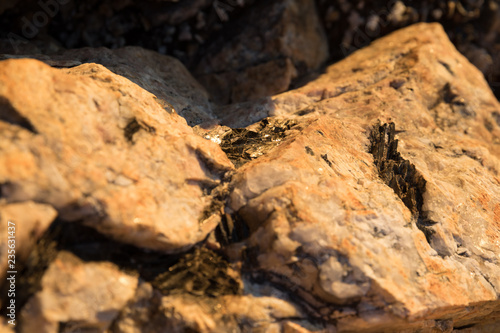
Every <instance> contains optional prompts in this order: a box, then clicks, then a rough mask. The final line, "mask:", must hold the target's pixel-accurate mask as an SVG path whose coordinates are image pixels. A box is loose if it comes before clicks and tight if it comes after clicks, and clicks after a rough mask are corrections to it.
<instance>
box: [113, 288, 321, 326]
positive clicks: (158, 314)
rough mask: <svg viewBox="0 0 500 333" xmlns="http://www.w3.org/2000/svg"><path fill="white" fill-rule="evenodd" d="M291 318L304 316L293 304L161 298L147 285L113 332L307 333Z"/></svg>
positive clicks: (244, 298) (228, 298)
mask: <svg viewBox="0 0 500 333" xmlns="http://www.w3.org/2000/svg"><path fill="white" fill-rule="evenodd" d="M288 318H293V319H295V320H300V319H303V318H304V314H303V313H302V312H301V311H300V309H298V308H297V307H296V306H295V305H294V304H293V303H291V302H290V301H286V300H283V299H280V298H279V297H276V296H275V297H272V296H261V297H254V296H251V295H249V296H236V295H225V296H221V297H218V298H202V297H195V296H191V295H171V296H161V295H160V294H159V293H157V292H155V291H154V289H152V287H151V285H150V284H147V283H144V284H142V285H141V286H140V287H139V288H138V291H137V294H136V298H135V301H134V302H133V303H131V305H130V306H128V307H127V308H126V309H125V310H124V311H122V313H121V315H120V317H119V318H118V319H117V320H116V321H115V324H114V326H113V332H120V333H132V332H157V331H158V328H159V327H162V329H164V330H165V331H168V332H173V333H175V332H186V331H196V332H238V331H240V330H241V327H242V326H243V327H244V328H243V329H244V330H245V329H252V330H259V331H262V332H281V328H282V327H289V328H288V332H304V331H300V330H299V329H300V328H301V326H300V325H299V324H293V323H290V322H289V321H287V319H288ZM281 321H285V323H284V324H281ZM291 328H296V331H293V330H291ZM316 328H317V327H316ZM305 332H307V330H305Z"/></svg>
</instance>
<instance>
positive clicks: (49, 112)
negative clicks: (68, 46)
mask: <svg viewBox="0 0 500 333" xmlns="http://www.w3.org/2000/svg"><path fill="white" fill-rule="evenodd" d="M33 73H36V75H33ZM0 96H1V97H0V103H1V113H0V128H1V130H0V136H1V140H0V183H1V184H2V190H1V192H2V199H3V200H6V202H20V201H28V200H32V201H35V202H41V203H46V204H49V205H52V206H53V207H54V208H56V210H57V211H58V212H59V215H60V217H61V218H63V219H65V220H68V221H76V220H79V221H81V222H84V223H86V224H90V225H92V226H94V227H95V228H97V229H99V230H101V231H102V232H103V233H105V234H108V235H111V236H112V237H114V238H115V239H119V240H122V241H125V242H129V243H132V244H135V245H137V246H140V247H146V248H152V249H160V250H164V251H173V252H175V251H180V250H183V249H185V248H188V247H191V246H192V245H193V244H195V243H196V242H199V241H201V240H202V239H203V238H204V237H205V236H206V235H207V234H208V233H209V232H210V231H211V230H212V229H213V228H214V227H215V225H216V223H217V220H218V217H217V216H211V215H206V214H204V211H205V208H206V206H207V205H209V204H210V200H211V199H210V198H209V197H208V196H207V195H206V191H207V189H209V188H211V187H214V186H215V185H216V184H217V183H218V182H220V178H221V176H222V175H223V174H224V172H225V171H227V170H231V169H232V164H231V162H230V161H229V160H228V159H227V157H226V156H225V154H224V153H223V152H222V151H221V149H220V148H219V147H218V146H217V145H216V144H215V143H213V142H210V141H207V140H205V139H202V138H200V137H199V136H197V135H195V134H193V132H192V129H191V128H190V127H189V126H188V125H187V124H186V121H185V120H184V119H183V118H181V117H180V116H178V115H177V114H176V113H175V110H173V109H170V112H167V110H165V109H164V108H163V107H162V106H161V105H160V104H159V103H157V101H156V99H155V97H154V95H152V94H151V93H149V92H147V91H145V90H143V89H142V88H140V87H138V86H137V85H135V84H133V83H132V82H130V81H129V80H127V79H125V78H123V77H121V76H118V75H115V74H113V73H112V72H110V71H109V70H107V69H106V68H104V67H103V66H101V65H96V64H83V65H81V66H77V67H74V68H71V69H55V68H51V67H49V66H47V65H46V64H44V63H42V62H39V61H37V60H31V59H16V60H6V61H3V62H1V63H0ZM26 96H29V98H27V97H26ZM205 215H206V216H205Z"/></svg>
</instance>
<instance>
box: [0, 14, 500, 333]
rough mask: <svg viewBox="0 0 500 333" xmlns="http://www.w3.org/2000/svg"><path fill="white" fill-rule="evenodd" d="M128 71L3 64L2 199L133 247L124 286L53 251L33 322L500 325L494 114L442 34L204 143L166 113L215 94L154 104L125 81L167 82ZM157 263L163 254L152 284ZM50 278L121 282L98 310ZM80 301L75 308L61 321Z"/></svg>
mask: <svg viewBox="0 0 500 333" xmlns="http://www.w3.org/2000/svg"><path fill="white" fill-rule="evenodd" d="M73 52H75V55H74V58H75V59H79V58H78V57H79V56H78V55H77V54H78V51H73ZM80 52H81V53H82V54H85V53H87V52H89V50H83V51H80ZM127 52H133V53H134V54H139V53H140V52H141V51H140V50H128V51H127ZM125 53H126V52H125ZM65 56H66V57H68V56H67V55H65ZM111 56H112V57H121V55H119V53H118V54H113V55H111ZM96 57H97V56H96ZM43 60H44V61H45V62H49V63H50V61H54V62H53V63H52V64H53V65H57V64H59V66H61V67H64V64H63V63H62V62H61V61H63V60H64V61H69V58H66V59H62V58H60V56H54V57H48V58H47V57H46V58H45V59H43ZM102 61H104V60H102ZM163 61H165V64H168V63H169V61H168V60H167V59H163ZM72 66H73V65H72ZM124 68H125V69H122V68H121V67H120V65H117V66H116V68H114V73H112V72H110V71H109V70H107V69H106V68H105V67H104V66H102V65H97V64H81V65H78V66H76V67H72V68H69V69H67V68H60V69H56V68H51V67H49V66H48V65H46V64H44V63H42V62H40V61H37V60H33V59H10V60H6V61H2V62H0V82H1V83H0V96H1V98H2V99H1V104H0V105H1V108H0V126H1V129H2V130H1V132H0V135H1V136H2V140H1V141H0V171H1V172H0V177H2V178H0V183H1V184H2V186H1V200H2V204H5V205H7V206H10V205H13V204H18V203H21V204H26V205H29V203H30V202H36V203H37V205H40V207H38V208H39V209H42V208H43V209H45V210H46V209H47V208H46V207H52V209H53V210H54V211H57V214H58V219H59V221H65V223H71V224H72V225H74V226H80V225H81V224H85V225H88V226H90V227H92V228H94V229H96V230H97V231H98V232H100V233H102V234H105V235H108V236H109V237H110V238H113V239H115V241H116V240H117V241H118V242H123V243H128V244H132V245H134V246H135V248H134V250H133V251H132V250H131V251H132V252H133V253H134V255H133V256H131V259H130V262H128V263H127V264H126V265H125V264H121V269H122V270H125V269H126V270H127V271H130V270H131V271H133V272H134V274H135V275H134V274H132V275H130V274H125V273H123V272H122V271H120V270H119V269H118V268H117V267H116V266H114V265H111V264H110V263H108V262H106V260H107V258H106V257H105V256H104V254H103V255H102V256H101V257H100V259H99V252H100V251H102V250H99V249H105V248H106V247H105V246H104V245H103V244H105V243H106V240H99V242H98V243H96V244H95V245H93V246H92V245H91V244H90V243H85V244H86V245H85V246H86V247H88V248H89V251H90V248H92V249H93V253H96V254H97V256H94V257H92V259H91V261H90V262H84V261H82V260H81V259H77V258H74V256H72V255H70V254H68V253H67V252H68V251H67V246H68V245H64V246H62V245H60V244H59V246H58V248H57V251H56V255H55V256H54V257H55V258H52V259H51V260H50V261H51V263H48V264H47V265H46V266H47V267H48V268H47V269H46V271H45V272H43V270H41V272H40V275H41V276H42V277H41V282H40V284H39V287H38V289H37V290H33V292H32V293H31V294H30V295H29V297H28V299H27V301H26V303H25V305H24V306H23V309H22V311H21V319H22V320H23V323H24V324H22V325H24V326H21V327H27V328H26V329H28V328H29V327H31V326H29V325H33V324H31V322H30V320H29V319H27V318H35V319H34V320H36V321H33V323H36V322H41V323H43V325H45V326H41V325H42V324H40V327H46V329H45V331H47V332H50V331H54V330H57V329H58V330H60V331H68V332H69V331H71V327H73V326H71V325H76V326H74V327H79V328H92V329H94V330H97V331H104V330H106V329H109V330H111V331H116V332H156V331H158V328H159V327H163V328H165V329H166V330H167V331H171V332H184V331H197V332H220V331H228V332H241V331H243V332H246V331H263V332H308V331H324V332H350V331H365V332H391V331H396V332H401V331H403V332H419V331H424V332H425V331H428V332H451V331H453V330H454V329H455V330H457V331H462V330H464V331H465V330H471V331H474V330H475V331H480V330H492V331H494V329H495V327H497V326H496V325H498V324H499V322H500V301H499V295H500V265H499V260H500V244H499V237H500V206H499V205H500V204H499V202H500V178H499V172H500V139H499V138H500V124H499V123H498V121H497V118H498V117H497V115H499V114H500V105H499V104H498V102H497V100H496V99H495V98H494V96H493V94H492V92H491V91H490V90H489V87H488V85H487V83H486V82H485V80H484V78H483V77H482V76H481V73H480V72H479V71H478V69H476V68H475V67H473V66H472V65H471V64H470V63H469V62H468V61H467V60H466V59H465V58H464V57H463V56H462V55H460V54H459V53H458V52H457V51H456V49H455V48H454V47H453V45H452V44H451V43H450V41H449V40H448V39H447V37H446V34H445V33H444V31H443V29H442V28H441V27H440V26H439V25H437V24H418V25H415V26H412V27H409V28H406V29H403V30H400V31H398V32H395V33H393V34H392V35H389V36H387V37H384V38H382V39H380V40H378V41H376V42H374V43H373V44H372V45H371V46H370V47H367V48H365V49H362V50H360V51H357V52H355V53H354V54H353V55H351V56H350V57H349V58H347V59H345V60H343V61H341V62H339V63H337V64H334V65H332V66H330V67H328V68H327V69H326V71H325V73H324V74H323V75H321V76H320V77H318V78H317V79H315V80H313V81H311V82H309V83H308V84H306V85H304V86H302V87H300V88H297V89H295V90H291V91H288V92H285V93H282V94H279V95H274V96H271V97H269V98H263V99H258V100H255V101H251V102H246V103H238V104H231V105H227V106H225V107H222V108H217V109H216V110H215V111H214V112H213V113H211V114H209V113H204V114H206V115H209V116H207V118H206V119H207V120H206V121H205V122H204V123H202V124H200V125H198V126H196V127H195V128H191V127H189V126H188V125H187V124H186V121H185V120H184V119H183V118H181V117H180V116H179V115H178V114H177V113H176V112H175V111H174V109H175V108H172V109H169V108H166V107H165V105H166V104H165V103H170V104H172V105H173V103H171V102H170V101H169V98H172V99H173V100H175V99H176V98H178V100H177V103H186V105H191V103H195V102H199V103H201V104H202V105H206V104H204V103H205V100H204V99H199V100H196V99H189V97H185V99H183V98H182V96H181V95H182V90H177V95H176V94H171V93H164V94H163V95H162V97H161V98H160V99H162V100H163V101H164V102H159V101H158V98H159V97H158V96H157V97H158V98H155V96H153V95H152V94H151V93H149V92H147V91H145V90H144V89H142V88H140V87H139V86H137V85H136V84H134V83H132V82H130V81H129V80H127V79H125V78H123V77H122V76H120V75H117V74H115V73H120V72H121V73H123V74H122V75H125V76H127V75H129V76H131V77H130V80H132V81H134V82H136V83H137V84H139V85H140V86H141V87H143V88H146V89H148V87H151V84H152V82H154V80H155V75H154V71H149V70H148V71H149V72H148V74H147V75H148V78H147V79H141V78H136V79H134V77H135V76H134V75H135V74H134V73H132V72H131V70H130V69H127V67H126V66H125V67H124ZM129 68H130V67H129ZM31 73H37V75H36V76H33V75H29V74H31ZM127 73H128V74H127ZM157 79H158V80H159V81H162V80H167V78H166V76H165V75H163V74H162V73H159V74H158V78H157ZM141 80H142V81H141ZM191 80H192V78H190V77H189V76H186V81H187V82H192V81H191ZM141 82H142V83H141ZM160 86H161V87H166V86H168V83H164V84H161V85H160ZM175 86H176V87H180V86H182V83H179V84H177V85H175ZM197 89H200V91H202V92H203V88H199V86H198V88H197ZM26 94H28V95H29V96H31V99H29V100H28V99H26V98H23V96H26ZM169 96H171V97H169ZM176 96H177V97H176ZM196 107H200V108H199V110H206V109H203V106H200V105H191V108H192V109H195V108H196ZM169 111H170V112H169ZM200 112H201V111H200ZM203 112H205V111H203ZM184 116H185V117H187V118H188V117H189V112H186V114H184ZM216 118H218V120H219V121H220V123H221V124H220V125H219V124H214V120H217V119H216ZM195 123H196V122H195ZM12 165H19V166H21V167H19V168H12ZM2 207H3V206H2ZM49 211H50V208H49ZM4 214H5V213H4V211H2V220H3V219H5V217H4ZM49 215H50V214H49ZM8 218H10V217H7V219H8ZM13 218H14V217H13ZM53 218H54V217H53V216H52V215H50V219H49V218H48V217H47V220H48V221H50V220H51V219H53ZM48 223H50V222H48ZM71 224H69V225H68V226H71ZM46 237H47V236H43V237H42V239H41V241H40V242H39V243H38V246H37V248H39V247H40V244H43V242H44V240H46V239H47V238H46ZM62 238H64V237H62ZM109 241H111V240H109ZM96 242H97V241H96ZM82 244H83V243H82ZM120 248H121V249H123V250H125V249H127V248H126V247H121V246H120ZM144 249H147V251H145V250H144ZM188 249H192V251H191V252H189V253H185V254H182V255H181V253H182V252H185V251H187V250H188ZM151 250H153V251H157V252H154V253H156V254H158V253H162V254H163V255H165V253H166V254H169V256H168V258H167V259H165V258H164V257H161V258H162V259H161V260H159V263H158V262H157V263H156V264H155V265H159V266H162V268H161V269H156V268H155V270H154V271H156V273H154V274H146V273H145V270H144V266H145V265H149V264H150V262H147V263H146V259H145V258H146V257H148V255H147V253H151ZM140 251H143V252H140ZM72 252H74V253H82V249H79V250H77V249H73V250H72ZM83 252H85V251H83ZM102 252H104V253H106V251H102ZM137 253H139V255H137ZM141 258H142V259H141ZM87 259H88V258H87ZM99 261H102V262H99ZM28 262H30V260H29V259H28ZM159 266H156V267H159ZM55 267H63V268H64V267H65V268H66V270H68V271H78V272H85V274H86V275H85V274H84V276H88V277H92V276H97V275H101V276H102V275H111V276H115V277H117V279H118V281H122V282H123V281H125V282H127V283H125V285H127V287H126V288H125V287H124V286H122V287H123V288H124V289H123V290H122V291H119V290H118V289H110V292H109V293H108V294H106V295H104V296H106V298H103V301H102V302H99V304H100V305H99V306H97V305H96V304H95V303H92V302H90V301H89V302H87V301H85V300H86V299H87V298H86V297H91V296H92V295H94V296H92V297H104V296H103V295H100V294H99V292H98V291H96V290H95V289H90V290H89V291H88V293H82V294H81V295H80V294H78V296H75V297H74V298H71V297H70V298H69V299H68V298H67V293H66V292H65V291H64V290H65V289H61V288H59V289H58V288H56V287H57V285H58V283H59V282H57V280H56V279H58V278H60V277H59V276H58V275H57V274H56V269H55ZM68 267H70V268H71V269H68ZM29 269H30V266H29V264H28V270H27V272H29ZM103 272H105V273H103ZM137 274H138V275H139V276H140V279H137V277H136V276H137ZM63 276H64V279H63V280H62V281H65V282H64V287H65V288H67V289H68V290H70V289H71V288H84V287H82V286H83V285H84V284H83V282H82V280H83V279H82V278H79V276H80V275H76V274H75V275H72V274H69V273H68V274H66V275H63ZM88 279H90V278H88ZM61 283H62V282H61ZM103 283H105V282H103ZM99 286H100V285H99ZM118 287H119V285H114V288H118ZM31 288H33V287H31ZM100 288H101V289H102V288H107V287H105V286H104V287H103V286H100ZM33 289H36V288H33ZM61 290H62V291H61ZM117 295H119V297H118V296H117ZM111 296H113V297H111ZM115 296H116V297H115ZM47 298H51V299H54V302H52V303H51V304H49V305H46V304H44V302H42V300H44V299H47ZM66 301H68V302H74V303H71V304H75V305H74V306H75V307H76V306H78V307H79V309H81V311H79V312H78V314H75V313H66V312H64V311H62V310H60V311H59V310H58V311H53V309H60V305H61V304H63V303H64V302H66ZM54 313H55V314H54ZM102 313H105V314H106V315H102ZM99 314H101V315H99ZM56 323H62V324H58V325H59V326H57V325H56Z"/></svg>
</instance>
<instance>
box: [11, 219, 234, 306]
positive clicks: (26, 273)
mask: <svg viewBox="0 0 500 333" xmlns="http://www.w3.org/2000/svg"><path fill="white" fill-rule="evenodd" d="M200 246H202V245H201V244H200ZM60 251H68V252H70V253H72V254H74V255H76V256H77V257H78V258H80V259H81V260H83V261H84V262H111V263H113V264H115V265H117V266H118V267H119V268H120V269H121V270H122V271H124V272H127V273H130V274H132V275H135V274H139V276H140V277H141V278H142V279H144V280H145V281H149V282H153V283H155V281H159V280H158V277H160V276H162V278H160V280H161V279H163V280H164V281H166V279H167V276H169V274H172V272H175V270H176V269H178V267H180V266H179V265H185V266H188V267H189V266H193V267H194V266H196V265H197V266H196V267H199V268H200V269H199V270H198V271H196V270H193V269H192V268H191V269H188V270H187V271H186V272H187V273H186V274H188V276H187V277H189V278H191V279H193V281H192V282H193V285H192V288H194V289H193V290H194V292H191V293H196V294H197V295H199V296H208V297H211V296H214V295H216V294H217V292H219V294H221V295H222V294H228V293H233V294H236V293H238V292H239V289H238V288H239V284H238V277H232V276H229V275H225V273H224V272H225V270H226V268H227V267H229V265H230V264H229V262H228V261H227V260H226V259H225V258H224V257H222V256H220V255H219V254H217V253H215V252H213V251H209V250H207V249H204V248H201V249H200V248H199V247H195V248H193V249H191V250H189V251H187V252H184V253H182V254H165V253H162V252H158V251H152V250H148V249H142V248H138V247H136V246H133V245H129V244H125V243H121V242H119V241H116V240H113V239H111V238H109V237H107V236H105V235H103V234H101V233H99V232H98V231H96V230H95V229H93V228H91V227H88V226H84V225H83V224H82V223H80V222H65V221H63V220H60V219H56V221H54V222H53V223H52V224H51V226H50V227H49V229H48V230H47V231H46V232H45V233H44V235H43V236H42V237H41V238H40V239H39V241H38V242H37V244H36V246H35V248H34V249H33V251H32V252H31V253H30V256H29V257H28V259H27V260H26V262H25V263H23V265H22V267H24V268H23V269H22V270H21V271H20V275H19V281H18V286H19V293H18V295H17V296H18V297H17V302H16V306H17V307H18V308H19V309H21V308H22V306H23V305H24V304H25V303H26V302H27V301H28V299H29V298H30V297H31V296H32V295H33V294H34V293H36V292H37V291H39V290H40V287H41V285H40V283H41V279H42V277H43V275H44V274H45V271H46V270H47V268H48V267H49V265H50V264H51V262H52V261H53V260H54V259H55V258H56V257H57V255H58V253H59V252H60ZM193 253H195V254H193ZM196 253H198V254H196ZM199 253H201V257H199V260H201V262H193V263H192V264H190V263H189V262H187V261H186V258H194V259H196V258H197V257H196V256H200V255H199ZM179 263H181V264H179ZM176 265H177V266H176ZM196 274H198V275H196ZM187 277H186V278H187ZM207 277H209V278H210V281H209V282H210V286H209V288H208V289H207V290H206V293H203V290H202V288H201V285H202V284H203V283H206V282H204V280H205V279H206V278H207ZM174 279H175V278H174ZM184 282H185V283H186V286H187V288H191V287H189V283H190V282H188V281H187V280H186V281H183V283H184ZM165 283H167V284H169V285H172V286H173V285H175V283H174V282H165ZM219 284H220V285H219ZM5 286H6V284H4V285H3V288H5ZM179 290H180V289H179ZM186 292H188V291H186ZM2 295H7V293H3V294H2Z"/></svg>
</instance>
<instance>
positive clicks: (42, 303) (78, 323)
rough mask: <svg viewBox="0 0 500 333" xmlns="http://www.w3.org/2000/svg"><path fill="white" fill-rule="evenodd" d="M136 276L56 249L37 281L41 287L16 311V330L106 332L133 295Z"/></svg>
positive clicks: (109, 265) (110, 265) (106, 264)
mask: <svg viewBox="0 0 500 333" xmlns="http://www.w3.org/2000/svg"><path fill="white" fill-rule="evenodd" d="M137 282H138V280H137V277H133V276H130V275H128V274H125V273H123V272H121V271H120V270H119V269H118V268H117V267H116V266H115V265H112V264H111V263H98V262H89V263H84V262H82V261H81V260H80V259H78V258H77V257H75V256H74V255H72V254H70V253H68V252H61V253H59V255H58V257H57V258H56V260H55V261H54V262H52V264H51V265H50V266H49V267H48V269H47V271H46V272H45V275H44V276H43V278H42V281H41V290H40V291H38V292H37V293H35V295H33V297H31V298H30V300H29V301H28V303H27V304H26V305H25V306H24V307H23V309H22V311H21V313H20V320H21V322H22V324H21V327H20V332H26V333H28V332H47V333H49V332H74V331H79V330H85V331H87V330H88V331H92V332H106V331H107V329H108V328H109V326H110V325H111V323H112V322H113V320H114V319H115V318H116V317H117V316H118V314H119V312H120V311H121V309H122V308H123V307H124V306H125V305H126V304H127V302H128V301H129V300H131V299H132V298H133V297H134V294H135V291H136V289H137Z"/></svg>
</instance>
